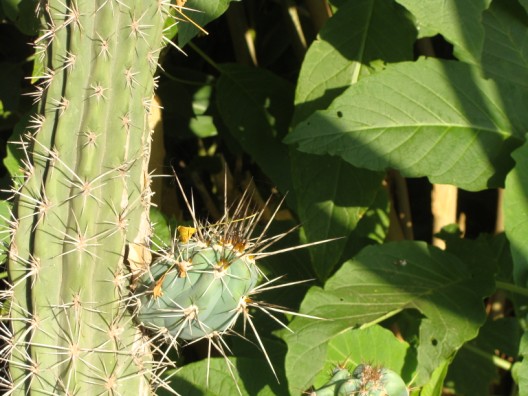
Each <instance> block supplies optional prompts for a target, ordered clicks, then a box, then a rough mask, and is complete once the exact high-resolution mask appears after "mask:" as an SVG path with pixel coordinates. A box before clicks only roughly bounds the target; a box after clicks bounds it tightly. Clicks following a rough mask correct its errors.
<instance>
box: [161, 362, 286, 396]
mask: <svg viewBox="0 0 528 396" xmlns="http://www.w3.org/2000/svg"><path fill="white" fill-rule="evenodd" d="M228 360H229V362H230V365H231V367H230V368H229V367H228V363H227V362H226V360H225V359H223V358H212V359H211V360H210V363H209V364H210V365H209V368H208V362H207V360H201V361H199V362H195V363H191V364H187V365H185V366H183V367H182V368H179V369H177V370H176V371H175V375H174V376H173V377H171V378H170V380H169V381H168V382H169V385H170V387H171V388H172V389H174V390H175V391H176V392H178V394H180V395H185V396H225V395H238V394H239V392H238V390H237V384H238V386H239V389H240V393H241V394H242V395H258V396H274V395H286V394H287V392H286V390H285V387H284V386H283V385H280V384H279V383H277V379H276V378H275V377H274V376H273V373H272V372H271V370H270V368H269V366H267V363H266V361H265V360H264V359H252V358H243V357H239V358H229V359H228ZM208 369H209V386H207V383H206V378H207V370H208ZM230 369H231V373H230ZM169 374H171V373H169ZM235 381H236V382H235ZM283 381H284V382H285V379H283ZM160 390H161V392H160V391H158V393H159V395H160V396H164V395H166V396H168V395H172V394H173V393H169V392H168V391H164V390H162V389H160Z"/></svg>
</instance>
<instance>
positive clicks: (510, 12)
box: [482, 0, 528, 95]
mask: <svg viewBox="0 0 528 396" xmlns="http://www.w3.org/2000/svg"><path fill="white" fill-rule="evenodd" d="M483 23H484V29H485V41H484V51H483V54H482V67H483V69H484V73H485V74H486V76H490V77H492V78H494V79H496V80H505V81H509V82H511V83H512V84H513V86H515V87H522V88H524V89H526V88H528V60H527V58H526V52H527V51H528V42H527V40H526V35H527V34H528V16H527V15H526V12H525V10H524V9H523V8H522V7H521V6H520V5H519V3H518V2H516V1H511V0H495V1H493V3H492V4H491V7H490V8H489V10H487V11H486V12H484V15H483ZM503 95H508V92H504V93H503Z"/></svg>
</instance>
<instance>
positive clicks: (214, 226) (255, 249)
mask: <svg viewBox="0 0 528 396" xmlns="http://www.w3.org/2000/svg"><path fill="white" fill-rule="evenodd" d="M176 181H177V183H178V185H179V187H180V190H181V193H182V195H183V198H184V200H185V202H186V205H187V208H188V209H189V212H190V214H191V216H192V220H193V226H192V227H184V226H180V227H178V231H177V233H176V234H175V237H174V239H173V241H172V243H171V245H170V246H163V245H162V246H159V245H157V244H156V243H154V242H153V245H154V246H155V247H156V249H157V250H155V251H153V254H154V255H157V256H159V258H158V259H157V260H156V261H155V262H154V263H153V265H152V267H151V268H150V269H147V270H146V271H145V272H144V273H143V274H141V275H142V276H143V277H147V278H149V277H150V280H149V281H147V282H145V283H146V285H145V284H143V287H141V281H140V286H139V287H138V290H137V293H136V295H135V297H136V304H137V307H136V309H137V311H138V312H139V311H140V310H141V305H142V304H152V305H156V302H157V301H156V300H157V299H158V298H160V297H161V296H163V295H164V293H167V294H170V288H171V287H173V282H174V283H175V280H176V279H177V278H183V280H184V282H186V280H187V278H188V277H189V276H190V275H191V274H193V273H194V274H195V275H198V276H200V275H206V276H207V279H209V282H210V283H208V284H207V285H206V287H205V288H204V293H203V294H204V295H206V294H207V293H208V292H209V291H210V289H211V288H212V287H216V286H218V285H220V287H221V288H222V290H223V293H226V295H228V296H230V297H232V296H234V295H237V296H238V295H239V293H240V292H239V291H238V292H236V293H235V292H234V291H232V290H230V288H229V285H228V284H227V282H224V278H225V277H228V278H232V280H235V279H236V280H237V281H240V280H244V282H247V283H246V284H245V285H244V288H245V290H246V291H247V292H246V293H244V294H241V295H240V297H239V299H238V303H237V304H236V306H235V307H233V308H232V309H231V310H230V311H229V312H227V311H226V312H225V316H226V317H227V318H229V322H228V324H227V325H222V326H221V328H219V329H218V328H212V327H210V326H208V325H207V323H205V322H202V321H201V320H200V318H199V309H198V310H197V309H196V307H197V304H193V303H191V304H190V305H188V306H183V305H181V304H179V303H178V302H177V301H174V300H172V301H171V299H170V298H169V299H167V300H166V301H165V302H164V304H166V302H167V301H171V302H172V306H171V307H167V308H164V312H163V313H162V315H165V316H166V317H169V318H171V319H172V318H175V323H176V325H175V326H172V328H171V329H168V328H167V327H164V326H160V325H157V324H154V323H152V322H150V323H145V322H148V319H147V320H146V321H145V322H144V323H142V325H143V326H145V327H146V328H147V329H148V330H149V332H150V333H151V334H153V336H152V337H153V339H163V340H164V341H165V342H166V344H167V345H168V346H167V349H166V352H165V354H164V355H166V354H167V353H168V351H169V350H170V349H171V348H172V347H178V346H179V345H180V344H181V343H182V342H183V343H185V344H193V343H196V342H199V341H206V342H207V344H208V357H209V358H210V357H211V355H212V354H213V353H214V354H220V355H221V356H223V357H224V358H225V361H226V364H227V368H228V370H229V372H230V373H231V376H232V377H233V380H234V381H235V384H236V380H235V375H234V370H236V369H235V367H234V366H233V363H232V362H231V361H230V360H228V359H227V356H228V354H229V353H230V348H229V346H228V343H227V342H226V340H225V337H226V336H230V335H235V336H242V337H243V338H245V337H246V329H247V327H249V330H250V332H251V333H252V335H253V336H254V338H255V340H256V344H257V345H258V346H259V347H260V349H261V350H262V352H263V354H264V357H265V359H266V361H267V363H268V365H269V366H270V368H271V371H272V372H273V374H274V375H275V376H276V377H277V375H276V372H275V369H274V367H273V363H272V361H271V359H270V357H269V355H268V354H267V352H266V349H265V347H264V344H263V342H262V339H261V337H260V335H259V330H258V328H257V327H256V325H255V323H254V322H253V319H252V317H253V316H252V315H253V311H255V310H256V311H259V312H261V313H263V314H265V315H266V316H267V317H269V318H270V320H272V321H274V322H276V323H278V324H279V325H280V326H282V327H283V328H285V329H287V330H290V329H289V328H288V326H287V325H286V324H285V323H283V322H282V321H281V320H280V319H279V318H278V317H277V315H279V314H290V315H297V316H304V317H308V318H312V319H319V318H316V317H313V316H309V315H303V314H300V313H297V312H292V311H289V310H288V309H286V308H283V307H280V306H277V305H273V304H269V303H266V302H263V301H259V300H258V299H257V298H256V296H257V295H258V294H260V293H263V292H265V291H268V290H272V289H276V288H282V287H287V286H292V285H295V284H298V283H303V282H305V281H297V282H289V283H281V284H278V283H277V281H278V280H279V279H280V278H281V277H278V278H274V279H268V278H267V277H266V275H265V274H264V273H262V271H261V270H260V269H259V267H258V265H257V261H258V259H260V258H262V257H266V256H271V255H274V254H279V253H283V252H286V251H290V250H295V249H300V248H304V247H306V245H298V246H293V247H290V248H286V249H282V250H276V251H268V248H269V247H270V246H271V245H273V244H274V243H276V242H277V241H279V240H280V239H281V238H283V237H285V236H287V235H288V234H290V233H291V232H292V231H294V230H295V229H296V228H297V227H293V228H292V229H290V230H288V231H286V232H284V233H281V234H277V235H273V236H267V233H268V231H269V227H270V225H271V224H272V222H273V220H274V219H275V216H276V215H277V213H278V211H279V210H280V207H281V205H282V202H283V201H281V202H279V204H278V205H276V208H275V210H273V211H272V210H270V203H271V202H270V201H271V199H272V197H271V196H270V198H269V199H268V200H267V201H266V202H265V204H264V205H263V206H261V207H260V208H259V209H257V207H256V205H254V204H253V203H252V202H253V197H252V195H251V194H250V192H249V191H250V190H249V189H246V190H245V191H244V192H243V194H242V196H241V197H240V199H239V200H237V202H236V204H235V205H233V206H228V203H227V196H224V214H223V216H222V217H221V218H220V219H219V220H218V221H216V222H214V223H210V222H201V221H200V220H198V218H197V217H196V214H195V210H194V202H193V201H192V200H191V201H189V199H187V197H186V195H185V192H184V191H183V188H182V186H181V184H180V182H179V180H178V178H177V177H176ZM225 187H226V186H225ZM224 191H227V188H224ZM325 242H328V241H320V242H316V243H315V244H317V243H325ZM212 250H213V251H214V252H216V253H215V254H214V255H211V257H214V259H212V258H209V259H207V260H208V264H209V265H208V266H207V268H206V269H204V268H199V269H196V268H194V267H193V257H195V256H197V255H203V254H209V253H210V252H211V251H212ZM208 252H209V253H208ZM157 265H160V266H162V268H163V270H161V271H160V270H159V268H156V266H157ZM232 265H233V266H237V265H238V266H245V268H246V269H247V272H248V273H249V274H251V275H248V274H245V275H244V276H243V277H241V276H238V275H234V274H232V273H231V271H229V269H230V266H232ZM152 273H156V275H155V276H153V275H152ZM160 274H161V276H160ZM169 274H170V278H171V279H172V280H173V281H168V282H167V279H166V278H165V276H166V275H169ZM167 278H168V277H167ZM256 278H259V279H260V280H262V279H263V280H264V281H263V282H262V283H261V284H257V283H256V280H254V279H256ZM191 286H192V285H191ZM238 286H240V284H238ZM179 290H180V289H179ZM138 317H139V318H141V317H142V315H141V314H139V315H138ZM240 319H242V322H243V323H242V334H240V333H237V329H236V328H235V324H236V323H237V322H238V321H239V320H240ZM158 322H159V321H158ZM186 326H187V327H191V326H194V327H195V328H197V329H200V330H201V331H198V332H197V333H199V334H196V337H194V336H192V337H190V336H189V334H192V332H187V335H186V336H185V337H184V338H185V339H184V340H182V339H180V338H179V335H180V334H181V332H182V330H183V329H184V327H186ZM208 363H209V359H208ZM208 381H209V366H208V367H207V374H206V383H208ZM237 386H238V385H237Z"/></svg>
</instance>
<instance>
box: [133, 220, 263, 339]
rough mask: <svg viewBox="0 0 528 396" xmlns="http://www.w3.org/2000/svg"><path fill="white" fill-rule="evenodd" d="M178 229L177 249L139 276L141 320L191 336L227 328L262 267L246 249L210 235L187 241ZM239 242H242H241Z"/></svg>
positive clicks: (243, 302) (255, 282)
mask: <svg viewBox="0 0 528 396" xmlns="http://www.w3.org/2000/svg"><path fill="white" fill-rule="evenodd" d="M187 231H188V228H187V227H185V228H183V230H182V229H181V228H180V231H179V241H177V242H176V244H175V246H174V254H170V255H166V256H165V257H162V258H160V259H158V260H156V261H155V262H154V263H153V265H152V266H151V268H150V271H149V272H147V273H145V274H144V275H143V276H142V277H141V278H140V281H139V288H138V293H139V298H140V301H141V306H140V308H139V312H138V318H139V320H140V321H141V322H142V323H143V324H144V325H145V326H146V327H148V328H154V329H162V328H165V329H166V330H167V331H168V332H169V333H170V335H171V336H173V337H176V338H181V339H183V340H187V341H192V340H195V339H198V338H202V337H207V336H211V335H213V334H215V333H223V332H225V331H227V330H229V329H230V328H231V327H232V325H233V323H234V321H235V320H236V318H237V316H238V315H239V313H240V312H241V310H243V309H244V306H245V304H246V303H247V300H248V298H249V297H248V296H249V294H250V293H251V291H252V290H254V289H255V287H256V285H257V281H258V278H259V271H258V268H257V265H256V264H255V260H254V259H253V258H252V257H251V255H247V254H244V250H243V248H241V247H240V246H237V243H236V242H235V245H233V243H232V242H229V241H224V240H222V239H221V238H219V236H218V235H214V234H213V235H211V236H210V240H208V241H206V242H204V241H200V240H196V238H194V237H191V238H189V239H188V240H186V241H185V242H184V240H185V239H187V238H185V237H182V232H187ZM238 245H240V243H238Z"/></svg>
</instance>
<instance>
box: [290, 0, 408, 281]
mask: <svg viewBox="0 0 528 396" xmlns="http://www.w3.org/2000/svg"><path fill="white" fill-rule="evenodd" d="M415 36H416V31H415V29H414V26H413V24H412V23H411V22H410V21H409V20H408V19H407V17H406V15H405V12H403V9H402V8H401V7H399V6H398V5H396V4H394V3H393V2H392V1H388V0H359V1H350V2H346V3H345V4H343V6H342V7H340V8H339V11H338V12H337V13H336V14H335V15H334V16H333V17H332V18H330V19H329V20H328V22H327V23H326V25H325V26H324V27H323V29H322V30H321V32H320V34H319V36H318V38H317V40H316V41H314V42H313V43H312V45H311V46H310V48H309V50H308V52H307V53H306V57H305V59H304V61H303V65H302V68H301V72H300V75H299V80H298V83H297V90H296V93H295V104H296V107H295V113H294V120H293V124H294V125H295V124H297V123H298V122H299V121H302V120H304V119H305V118H306V117H308V116H309V115H311V114H312V113H313V112H314V111H316V110H321V109H324V108H326V107H327V106H328V105H329V104H330V103H331V101H332V100H333V99H334V98H335V97H336V96H338V95H339V94H340V93H341V92H343V90H344V89H346V87H348V86H349V85H350V84H353V83H355V82H356V81H357V80H358V79H359V78H360V77H361V76H362V75H366V74H368V73H369V72H368V65H369V63H370V62H371V61H374V60H377V59H383V60H384V61H385V62H397V61H402V60H410V59H412V56H413V53H412V48H413V43H414V39H415ZM291 169H292V177H293V182H294V189H295V195H296V198H297V214H298V216H299V218H300V220H301V222H302V224H303V227H304V229H305V235H306V237H307V239H308V241H310V242H315V241H318V240H323V239H327V238H334V237H340V238H342V239H340V240H339V241H335V242H332V243H329V244H323V245H317V246H314V247H313V248H311V249H310V252H311V255H312V262H313V266H314V269H315V271H316V273H317V275H318V277H319V278H320V279H321V280H324V279H326V277H328V275H329V274H331V272H332V271H333V269H334V268H335V266H336V265H337V264H338V262H339V260H340V258H341V257H342V255H343V254H347V253H350V250H352V251H353V250H354V249H357V248H358V247H359V243H356V244H355V246H354V249H347V245H350V244H351V243H350V241H351V239H353V240H354V241H356V242H358V241H361V242H362V243H363V244H365V243H368V239H363V238H364V237H366V236H367V234H369V233H371V232H372V231H373V229H372V228H373V227H375V226H377V224H373V223H372V222H370V223H368V224H369V225H370V226H371V227H368V226H367V221H363V223H364V226H363V227H362V228H361V230H358V229H357V226H358V222H359V221H360V220H361V219H362V218H364V216H365V214H366V213H367V211H368V210H369V208H372V209H374V208H373V206H372V205H373V203H374V201H375V200H377V201H379V200H380V199H379V198H380V196H381V195H383V196H385V191H383V190H382V188H381V180H382V178H383V177H384V174H383V173H380V172H371V171H367V170H361V169H357V168H355V167H353V166H351V165H350V164H346V163H344V162H343V161H341V160H340V159H338V158H332V157H330V156H314V155H308V154H305V153H295V154H293V155H292V156H291ZM384 206H386V205H384ZM365 220H366V219H365ZM354 231H356V232H354ZM348 257H350V256H348ZM348 257H347V258H348Z"/></svg>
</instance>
